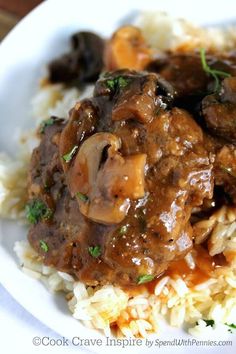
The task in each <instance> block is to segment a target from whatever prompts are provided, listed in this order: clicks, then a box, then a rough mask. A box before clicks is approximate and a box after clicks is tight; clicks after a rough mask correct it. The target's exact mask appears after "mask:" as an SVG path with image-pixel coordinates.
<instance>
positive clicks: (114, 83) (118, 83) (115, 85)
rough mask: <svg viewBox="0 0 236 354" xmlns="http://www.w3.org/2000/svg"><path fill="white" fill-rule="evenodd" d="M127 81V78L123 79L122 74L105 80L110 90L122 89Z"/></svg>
mask: <svg viewBox="0 0 236 354" xmlns="http://www.w3.org/2000/svg"><path fill="white" fill-rule="evenodd" d="M129 82H130V80H129V79H125V78H124V77H123V76H118V77H115V78H114V79H110V80H107V81H106V85H107V87H108V88H109V89H110V90H111V91H115V90H116V89H123V88H124V87H126V86H127V85H128V83H129Z"/></svg>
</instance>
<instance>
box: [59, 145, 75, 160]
mask: <svg viewBox="0 0 236 354" xmlns="http://www.w3.org/2000/svg"><path fill="white" fill-rule="evenodd" d="M77 149H78V145H75V146H74V147H73V148H72V149H71V151H70V152H68V154H66V155H64V156H62V158H63V160H64V161H65V162H66V163H68V162H70V161H71V160H72V158H73V156H74V154H75V153H76V151H77Z"/></svg>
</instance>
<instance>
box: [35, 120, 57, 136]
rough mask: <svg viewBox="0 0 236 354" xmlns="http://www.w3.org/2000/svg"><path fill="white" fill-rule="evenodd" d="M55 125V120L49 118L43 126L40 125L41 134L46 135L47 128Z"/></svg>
mask: <svg viewBox="0 0 236 354" xmlns="http://www.w3.org/2000/svg"><path fill="white" fill-rule="evenodd" d="M53 124H54V119H52V118H49V119H47V120H44V121H43V122H42V123H41V124H40V129H39V132H40V133H41V134H44V131H45V128H46V127H48V126H50V125H53Z"/></svg>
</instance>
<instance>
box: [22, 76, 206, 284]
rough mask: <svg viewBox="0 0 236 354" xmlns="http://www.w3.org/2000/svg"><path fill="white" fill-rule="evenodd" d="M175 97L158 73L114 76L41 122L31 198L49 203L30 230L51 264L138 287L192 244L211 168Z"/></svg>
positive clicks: (97, 280) (91, 280) (88, 278)
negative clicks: (66, 113) (57, 117)
mask: <svg viewBox="0 0 236 354" xmlns="http://www.w3.org/2000/svg"><path fill="white" fill-rule="evenodd" d="M172 99H173V97H172V88H171V85H170V84H168V83H166V82H165V81H164V80H163V79H162V78H161V77H160V76H158V75H156V74H153V73H147V72H135V71H128V70H124V71H117V72H113V73H108V74H106V75H105V76H104V77H102V78H101V79H100V80H99V81H98V82H97V83H96V85H95V89H94V95H93V97H91V98H89V99H85V100H83V101H81V102H78V103H77V104H76V105H75V107H74V109H73V110H72V111H71V112H70V119H69V121H68V122H67V123H65V122H62V121H55V122H54V124H53V125H52V126H48V127H46V128H45V131H44V134H42V139H41V143H40V146H39V147H38V148H37V149H36V150H35V151H34V153H33V156H32V161H31V170H30V183H29V190H30V199H31V202H34V201H40V202H42V203H44V205H45V207H46V208H48V211H47V209H46V210H45V208H44V209H43V212H42V215H41V216H40V217H38V218H37V220H35V222H34V225H33V226H32V227H31V230H30V233H29V241H30V243H31V245H32V246H33V247H34V248H35V249H36V250H37V251H38V252H39V253H40V254H41V255H42V256H43V258H44V262H45V264H49V265H54V266H56V267H57V269H60V270H63V271H66V272H69V273H71V274H74V275H76V276H77V277H78V278H79V279H80V280H82V281H83V282H85V283H86V284H90V285H96V284H105V283H116V284H120V285H134V284H137V283H139V279H140V277H142V276H143V275H148V276H149V277H151V278H150V279H152V278H154V277H156V276H159V275H160V274H162V273H163V272H164V270H165V269H167V267H168V265H169V264H170V262H171V261H173V260H176V259H179V258H183V257H184V256H185V255H186V253H187V252H188V251H189V250H190V249H191V247H192V227H191V224H190V216H191V212H192V210H193V208H195V207H197V206H201V205H202V203H203V201H204V199H206V198H207V199H210V198H212V193H213V173H212V169H213V165H212V159H211V157H210V155H211V154H209V153H208V151H207V150H206V149H205V147H204V139H203V133H202V130H201V128H200V127H199V126H198V125H197V123H196V122H195V121H194V119H193V118H192V117H191V115H190V114H189V113H188V112H187V111H185V110H182V109H179V108H171V103H172ZM42 241H43V242H44V243H46V245H47V247H46V248H45V245H44V244H43V245H44V247H43V249H42V247H40V245H41V243H42ZM45 250H46V252H45Z"/></svg>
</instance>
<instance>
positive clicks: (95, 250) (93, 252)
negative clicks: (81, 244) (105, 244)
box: [88, 246, 102, 258]
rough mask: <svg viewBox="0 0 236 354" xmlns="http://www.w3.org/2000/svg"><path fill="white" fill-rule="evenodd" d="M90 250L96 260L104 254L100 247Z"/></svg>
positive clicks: (90, 248)
mask: <svg viewBox="0 0 236 354" xmlns="http://www.w3.org/2000/svg"><path fill="white" fill-rule="evenodd" d="M88 250H89V253H90V254H91V256H92V257H94V258H98V257H99V256H100V255H101V253H102V251H101V247H100V246H94V247H89V249H88Z"/></svg>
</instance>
